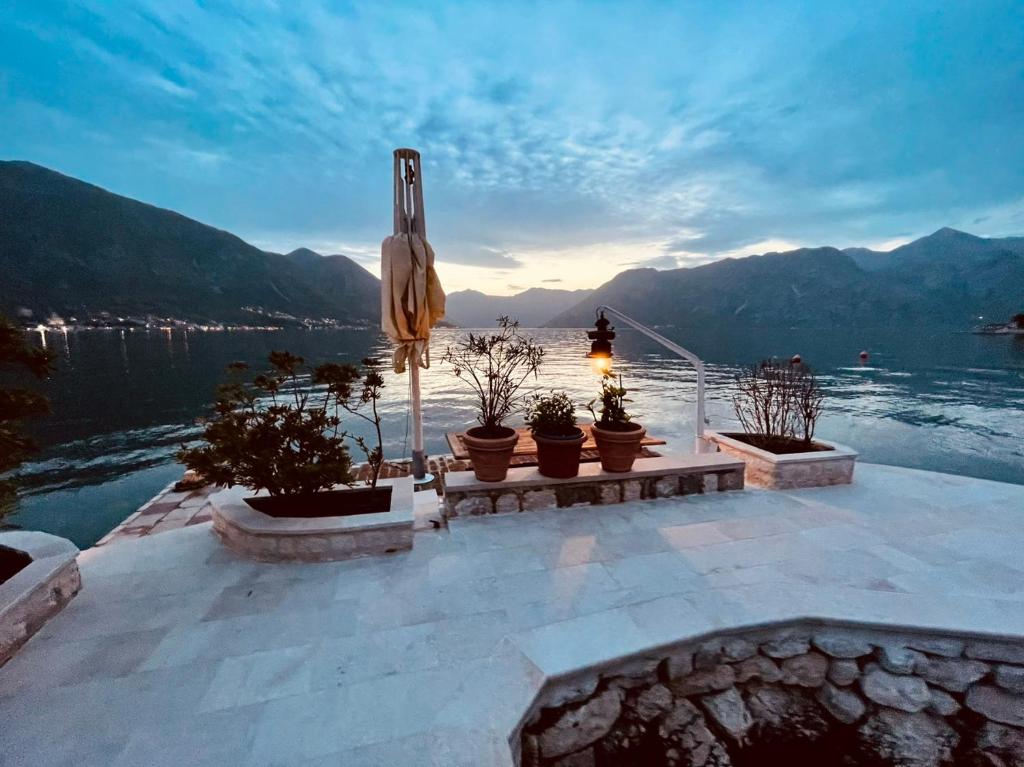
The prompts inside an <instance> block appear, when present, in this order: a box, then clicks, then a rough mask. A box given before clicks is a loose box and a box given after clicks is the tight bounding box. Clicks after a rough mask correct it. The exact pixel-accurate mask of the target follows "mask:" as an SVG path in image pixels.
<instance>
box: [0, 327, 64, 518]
mask: <svg viewBox="0 0 1024 767" xmlns="http://www.w3.org/2000/svg"><path fill="white" fill-rule="evenodd" d="M52 370H53V355H52V354H50V353H49V352H47V351H45V350H43V349H36V348H34V347H32V346H30V345H29V344H28V343H27V342H26V341H25V334H24V332H23V331H22V330H21V329H20V328H18V327H17V326H16V325H14V324H13V323H12V322H10V321H9V320H7V319H5V318H3V317H0V373H2V374H3V375H4V379H3V380H4V381H8V380H11V379H10V378H8V377H7V376H8V375H11V376H13V375H16V374H18V373H23V372H24V373H28V374H29V375H31V376H33V377H35V378H45V377H46V376H47V375H49V373H50V372H51V371H52ZM49 412H50V403H49V401H48V400H47V399H46V397H45V396H43V395H42V394H40V393H39V392H36V391H32V390H31V389H24V388H20V387H11V386H8V385H6V384H4V385H0V517H2V516H3V515H4V513H5V512H6V511H9V510H10V508H11V505H12V504H13V502H14V499H15V494H16V488H15V484H14V482H13V481H11V480H7V479H2V477H3V475H4V474H6V473H7V472H9V471H12V470H13V469H16V468H18V467H19V466H20V465H21V464H22V462H23V461H24V460H25V458H27V457H28V455H29V454H30V453H32V452H34V451H35V450H36V445H35V443H34V442H33V441H32V440H31V439H30V438H28V437H26V436H25V435H24V434H23V433H22V430H21V429H22V424H21V422H22V421H23V420H24V419H26V418H31V417H34V416H40V415H46V414H47V413H49Z"/></svg>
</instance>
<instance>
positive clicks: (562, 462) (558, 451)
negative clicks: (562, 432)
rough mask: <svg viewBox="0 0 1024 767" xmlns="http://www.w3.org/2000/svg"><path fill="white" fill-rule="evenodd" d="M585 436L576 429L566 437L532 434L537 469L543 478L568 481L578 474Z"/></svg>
mask: <svg viewBox="0 0 1024 767" xmlns="http://www.w3.org/2000/svg"><path fill="white" fill-rule="evenodd" d="M586 439H587V437H586V435H585V434H584V433H583V432H582V431H580V430H579V429H576V433H575V434H570V435H568V436H551V435H546V434H538V433H537V432H534V434H533V441H534V442H536V443H537V464H538V466H537V468H538V470H539V471H540V473H541V474H543V475H544V476H545V477H555V478H557V479H568V478H569V477H575V476H576V475H577V474H579V473H580V452H581V451H582V450H583V443H584V442H585V441H586Z"/></svg>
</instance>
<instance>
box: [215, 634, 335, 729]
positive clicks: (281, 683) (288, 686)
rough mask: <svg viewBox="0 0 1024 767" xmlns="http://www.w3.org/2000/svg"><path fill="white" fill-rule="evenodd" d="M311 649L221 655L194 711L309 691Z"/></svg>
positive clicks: (216, 709)
mask: <svg viewBox="0 0 1024 767" xmlns="http://www.w3.org/2000/svg"><path fill="white" fill-rule="evenodd" d="M314 650H315V646H314V645H312V644H309V645H301V646H298V647H283V648H280V649H277V650H262V651H260V652H254V653H251V654H249V655H241V656H236V657H233V658H225V659H224V660H223V661H222V662H221V664H220V665H219V666H218V667H217V673H216V674H215V675H214V677H213V681H211V682H210V687H209V689H208V690H207V692H206V695H205V696H203V699H202V700H201V701H200V702H199V708H198V711H199V712H200V713H206V712H210V711H219V710H222V709H228V708H236V707H238V706H248V705H250V704H253V703H264V702H266V701H268V700H274V699H275V698H284V697H287V696H289V695H299V694H304V693H307V692H309V691H310V690H311V689H313V671H314V667H313V664H312V663H311V662H310V660H311V658H312V657H313V652H314Z"/></svg>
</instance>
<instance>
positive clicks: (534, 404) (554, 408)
mask: <svg viewBox="0 0 1024 767" xmlns="http://www.w3.org/2000/svg"><path fill="white" fill-rule="evenodd" d="M526 425H527V426H529V427H530V429H531V430H532V431H533V433H534V434H542V435H544V436H551V437H571V436H573V435H575V434H577V433H578V429H577V427H576V404H575V403H574V402H573V401H572V399H570V398H569V395H568V394H566V393H565V392H564V391H553V392H551V393H550V394H546V395H545V394H535V395H533V396H532V397H530V398H529V399H528V400H527V403H526Z"/></svg>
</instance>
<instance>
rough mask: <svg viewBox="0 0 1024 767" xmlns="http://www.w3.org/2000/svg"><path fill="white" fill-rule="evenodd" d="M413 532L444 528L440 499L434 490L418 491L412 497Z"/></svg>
mask: <svg viewBox="0 0 1024 767" xmlns="http://www.w3.org/2000/svg"><path fill="white" fill-rule="evenodd" d="M413 503H414V506H413V525H412V529H413V530H436V529H438V528H439V527H444V524H445V521H444V513H443V512H442V510H441V499H440V498H439V497H438V495H437V491H436V490H433V489H431V490H419V491H417V492H416V493H415V495H413Z"/></svg>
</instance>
